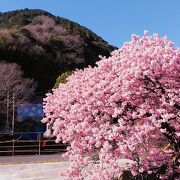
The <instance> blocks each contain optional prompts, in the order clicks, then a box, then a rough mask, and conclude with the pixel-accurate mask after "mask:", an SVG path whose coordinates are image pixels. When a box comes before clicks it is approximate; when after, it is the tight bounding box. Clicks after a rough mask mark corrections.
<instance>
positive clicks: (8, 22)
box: [0, 9, 115, 93]
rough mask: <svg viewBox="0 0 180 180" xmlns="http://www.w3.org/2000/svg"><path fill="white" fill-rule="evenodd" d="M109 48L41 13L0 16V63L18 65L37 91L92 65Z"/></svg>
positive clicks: (69, 24)
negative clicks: (35, 84)
mask: <svg viewBox="0 0 180 180" xmlns="http://www.w3.org/2000/svg"><path fill="white" fill-rule="evenodd" d="M113 49H115V47H114V46H111V45H109V44H108V43H107V42H106V41H104V40H103V39H102V38H101V37H99V36H97V35H96V34H95V33H93V32H92V31H91V30H89V29H87V28H85V27H83V26H81V25H79V24H77V23H75V22H72V21H70V20H68V19H64V18H60V17H55V16H53V15H52V14H50V13H48V12H46V11H43V10H29V9H24V10H16V11H11V12H6V13H0V60H3V61H7V62H15V63H17V64H19V65H20V66H21V68H22V70H23V71H24V74H25V76H26V77H28V78H34V80H35V81H37V83H38V91H39V92H43V93H44V92H46V91H48V90H49V89H51V88H52V87H53V85H54V83H55V80H56V78H57V77H58V76H59V75H60V74H62V73H64V72H66V71H71V70H74V69H76V68H83V67H87V66H88V65H92V66H94V65H95V62H96V61H98V59H99V58H98V56H99V55H103V56H109V54H110V52H111V51H112V50H113Z"/></svg>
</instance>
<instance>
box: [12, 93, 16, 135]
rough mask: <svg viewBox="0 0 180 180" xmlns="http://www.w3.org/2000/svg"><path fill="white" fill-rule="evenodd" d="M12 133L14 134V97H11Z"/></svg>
mask: <svg viewBox="0 0 180 180" xmlns="http://www.w3.org/2000/svg"><path fill="white" fill-rule="evenodd" d="M12 108H13V109H12V133H14V115H15V95H14V93H13V95H12Z"/></svg>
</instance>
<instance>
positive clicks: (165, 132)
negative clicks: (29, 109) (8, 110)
mask: <svg viewBox="0 0 180 180" xmlns="http://www.w3.org/2000/svg"><path fill="white" fill-rule="evenodd" d="M44 108H45V110H44V111H45V114H46V117H45V118H44V120H43V122H46V123H48V124H49V125H50V124H51V125H52V126H53V127H52V129H53V133H54V135H55V136H57V139H56V142H57V143H58V142H60V141H62V142H63V143H69V147H68V148H67V152H66V153H65V156H66V157H68V158H69V160H70V162H71V164H70V168H69V169H68V170H67V171H66V172H64V173H63V175H64V176H65V177H66V178H67V179H73V180H74V179H77V180H79V179H83V178H84V179H89V180H93V179H94V180H97V179H100V180H101V179H102V180H104V179H105V180H110V179H116V178H118V177H119V175H121V174H122V172H123V171H125V170H129V171H130V172H131V173H132V175H133V176H134V178H135V179H138V178H140V177H148V176H149V177H151V178H157V179H178V178H179V177H178V173H179V171H180V170H179V169H178V166H179V139H180V138H179V136H180V125H179V121H180V119H179V117H180V111H179V110H180V50H179V49H177V48H174V46H173V43H172V42H171V41H169V40H168V39H167V37H163V38H161V37H160V36H159V35H158V34H154V35H152V36H148V35H147V32H145V33H144V35H143V36H142V37H140V36H137V35H135V34H133V35H132V40H131V41H130V42H126V43H124V45H123V47H122V48H120V49H118V50H115V51H113V52H112V54H111V57H109V58H106V57H101V61H99V62H97V66H96V67H94V68H92V67H88V68H85V69H84V70H77V71H75V72H74V73H73V75H72V76H70V77H69V78H68V82H67V83H66V84H61V85H60V86H59V88H58V89H54V90H53V92H52V93H49V94H47V97H46V98H45V99H44ZM122 158H125V159H127V160H128V161H126V162H127V163H126V165H125V166H124V167H123V166H122V163H121V159H122Z"/></svg>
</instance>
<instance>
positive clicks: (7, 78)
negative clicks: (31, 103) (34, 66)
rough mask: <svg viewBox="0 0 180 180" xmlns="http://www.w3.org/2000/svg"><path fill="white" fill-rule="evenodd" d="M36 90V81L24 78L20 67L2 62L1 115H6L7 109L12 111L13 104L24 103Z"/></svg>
mask: <svg viewBox="0 0 180 180" xmlns="http://www.w3.org/2000/svg"><path fill="white" fill-rule="evenodd" d="M35 88H36V83H35V82H34V80H33V79H29V78H24V77H23V71H22V70H21V68H20V66H19V65H17V64H15V63H5V62H0V113H2V114H6V113H7V108H8V110H10V111H11V110H12V104H13V103H14V104H15V105H17V104H19V103H22V102H23V100H24V99H25V98H28V97H30V96H31V95H32V94H33V93H34V91H35ZM7 106H8V107H7Z"/></svg>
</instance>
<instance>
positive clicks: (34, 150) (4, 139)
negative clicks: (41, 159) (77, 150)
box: [0, 132, 67, 156]
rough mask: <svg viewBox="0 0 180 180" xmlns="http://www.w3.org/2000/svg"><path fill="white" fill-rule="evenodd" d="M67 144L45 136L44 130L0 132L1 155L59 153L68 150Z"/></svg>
mask: <svg viewBox="0 0 180 180" xmlns="http://www.w3.org/2000/svg"><path fill="white" fill-rule="evenodd" d="M66 147H67V145H66V144H62V143H58V144H56V143H55V137H51V138H49V139H48V138H45V137H44V136H43V132H18V133H0V156H6V155H12V156H14V155H30V154H37V155H41V154H57V153H61V152H65V151H66Z"/></svg>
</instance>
